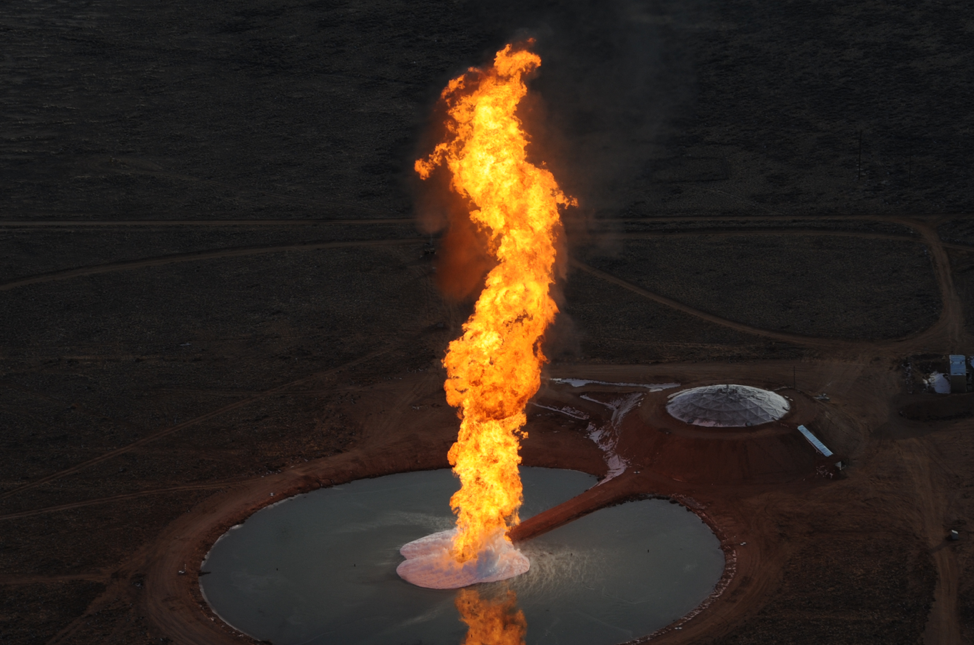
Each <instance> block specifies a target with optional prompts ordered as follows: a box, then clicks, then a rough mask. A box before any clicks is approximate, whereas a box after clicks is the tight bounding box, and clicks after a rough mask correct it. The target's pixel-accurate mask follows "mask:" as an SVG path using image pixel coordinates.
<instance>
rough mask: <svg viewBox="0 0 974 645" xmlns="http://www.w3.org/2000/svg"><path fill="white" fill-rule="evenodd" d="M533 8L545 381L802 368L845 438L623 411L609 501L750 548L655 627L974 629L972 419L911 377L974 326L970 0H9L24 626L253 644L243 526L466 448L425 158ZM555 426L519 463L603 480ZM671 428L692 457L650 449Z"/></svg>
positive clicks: (11, 326)
mask: <svg viewBox="0 0 974 645" xmlns="http://www.w3.org/2000/svg"><path fill="white" fill-rule="evenodd" d="M524 35H532V36H534V37H535V38H536V39H537V45H536V48H537V51H538V52H539V53H540V54H541V56H542V58H543V61H544V62H543V66H542V69H541V72H540V74H539V76H538V77H537V78H536V79H535V80H534V81H532V88H533V90H535V91H536V94H535V96H536V98H535V99H533V100H532V102H530V104H529V105H528V106H527V107H526V108H525V111H524V114H523V117H524V120H525V122H526V124H527V126H528V128H529V129H530V131H531V132H532V133H533V136H534V144H533V148H532V154H533V155H534V156H536V157H537V158H538V159H539V160H544V161H545V162H546V163H547V164H548V166H549V167H550V168H551V169H552V171H553V172H554V173H555V174H556V176H557V177H558V178H559V180H560V181H561V183H562V185H563V186H564V188H565V189H566V191H567V192H569V193H570V194H573V195H575V196H577V197H578V199H579V202H580V207H579V208H577V209H573V210H572V211H571V212H569V213H567V214H566V229H567V232H568V246H569V249H570V253H571V259H570V262H569V273H568V277H567V279H566V280H565V281H564V283H563V284H562V285H561V286H560V288H561V294H560V298H561V308H562V310H563V313H562V315H561V316H560V318H559V320H558V322H557V324H556V326H555V328H554V329H553V330H552V331H551V333H550V335H549V338H548V349H547V351H548V353H549V355H550V356H551V357H552V363H551V365H550V366H549V370H548V374H547V375H546V376H547V377H570V378H581V379H591V380H603V381H611V382H630V383H631V382H669V381H676V382H680V383H682V384H684V385H690V384H704V383H715V382H725V381H737V382H744V383H748V384H754V385H762V386H767V387H786V388H792V389H793V391H794V395H795V397H804V399H802V400H805V399H807V400H808V401H811V402H812V403H809V405H811V406H813V408H814V410H815V415H814V416H813V417H812V418H813V420H814V422H813V425H814V429H815V430H816V431H817V432H819V433H820V434H821V435H822V437H823V440H824V441H825V442H826V443H827V444H828V445H830V446H832V447H833V449H835V450H836V452H837V453H839V454H841V455H842V456H843V457H845V458H846V459H847V460H848V464H849V466H848V468H847V469H846V470H845V471H844V472H843V473H842V474H841V476H838V477H834V478H829V477H827V476H823V475H822V474H821V473H820V472H819V471H818V470H816V469H815V468H814V466H815V464H814V463H813V462H810V461H808V460H807V459H806V457H808V454H807V453H803V454H805V456H804V457H801V456H800V455H799V453H797V452H789V451H798V450H802V449H807V447H804V448H800V446H803V444H801V443H800V442H794V443H791V441H792V439H793V438H794V435H786V434H784V430H782V431H781V433H782V434H781V436H782V437H784V436H787V437H789V438H788V439H787V443H786V444H773V445H774V446H778V448H774V447H771V446H772V444H767V447H766V448H761V449H760V450H759V451H758V452H755V453H753V454H755V455H777V456H776V457H774V459H776V460H778V461H776V463H779V462H781V461H782V460H783V463H784V464H785V466H782V467H781V468H779V469H778V470H774V469H770V470H769V469H766V470H764V471H761V472H764V473H778V474H776V475H774V477H776V478H777V479H774V477H771V475H770V474H769V475H767V477H765V478H764V479H761V478H760V477H758V478H754V477H750V476H749V475H747V473H750V472H752V471H750V470H748V469H747V468H744V467H743V466H741V467H740V468H737V469H736V470H734V469H733V468H731V467H730V466H728V465H727V464H728V463H739V461H740V454H741V450H744V448H734V447H733V446H731V444H732V442H730V441H729V440H728V442H727V443H725V444H721V449H723V450H730V453H724V455H725V456H726V455H727V454H732V455H733V456H734V458H735V459H737V460H738V461H734V460H728V459H725V458H724V457H721V456H719V455H720V452H719V451H716V452H712V451H711V448H712V447H713V446H714V445H716V444H713V443H709V442H711V440H713V437H710V438H709V439H708V438H706V437H704V438H699V437H698V438H694V437H692V436H690V435H689V434H687V433H683V434H679V433H678V432H677V430H678V429H677V428H672V429H671V430H672V434H664V433H662V430H664V429H666V428H661V427H657V426H658V425H659V424H658V423H656V422H655V421H653V419H656V420H657V421H658V417H653V416H652V415H649V413H646V415H644V416H641V417H639V419H641V421H640V423H641V424H642V425H639V424H636V422H635V419H636V417H633V419H634V421H633V422H632V424H630V425H626V426H625V427H624V428H622V429H621V430H620V432H623V433H624V437H622V438H621V439H620V444H619V445H620V450H623V451H624V452H625V455H626V457H627V458H628V459H629V461H630V468H629V469H628V470H627V471H626V473H625V474H624V475H621V476H619V477H617V478H615V479H613V480H610V481H609V482H607V483H606V484H605V485H604V486H601V487H599V489H598V494H599V495H604V498H599V500H597V501H598V503H611V502H612V500H619V499H624V498H625V497H626V496H630V495H637V494H659V495H667V496H672V497H673V498H675V499H678V500H681V501H682V502H683V503H685V504H686V505H687V506H688V507H690V508H692V509H693V510H695V511H696V512H699V513H701V515H702V516H704V517H705V518H706V519H707V521H708V522H710V523H711V525H712V526H713V527H714V529H715V530H716V531H717V532H718V534H719V535H720V537H721V539H722V543H723V545H724V549H725V552H726V553H727V555H728V562H729V565H728V570H727V572H726V574H725V578H724V580H723V581H722V583H721V587H720V590H719V591H720V593H719V594H715V595H714V596H713V597H712V598H711V599H710V600H709V601H708V604H706V606H705V607H704V608H703V610H702V611H700V612H699V613H697V614H696V615H694V616H692V617H691V618H688V619H687V620H685V621H684V622H681V623H679V624H677V625H674V626H672V628H670V629H667V630H664V631H663V632H661V633H658V634H655V635H653V636H652V639H651V641H652V642H661V643H678V642H679V643H727V644H745V643H747V644H771V643H796V644H797V643H812V642H816V643H818V642H829V643H884V644H886V643H916V642H923V643H926V644H928V645H933V644H941V643H942V644H954V643H963V642H974V546H972V540H971V535H972V532H974V523H972V520H971V518H972V517H974V432H972V430H971V428H972V422H971V419H970V417H969V416H968V415H967V412H969V410H970V405H969V404H968V403H967V402H966V399H964V400H961V399H957V400H961V401H962V402H961V403H957V404H951V405H949V406H947V407H948V408H949V409H950V411H951V412H950V414H934V413H930V412H929V409H930V407H931V406H936V405H937V403H936V401H937V400H938V399H937V398H936V397H935V395H932V394H924V393H921V392H919V391H914V390H915V389H916V388H915V385H916V382H917V381H916V379H917V375H916V374H912V373H909V374H908V373H907V370H908V369H912V368H910V366H911V365H913V364H914V363H915V364H919V363H922V362H924V361H926V362H928V363H929V362H931V361H933V362H937V361H941V362H943V365H944V367H946V362H945V360H944V358H945V356H946V354H948V353H965V354H968V355H970V354H974V224H972V222H974V215H972V214H974V182H972V181H971V179H970V176H971V169H972V168H974V138H972V137H974V127H972V126H974V122H972V120H974V112H972V111H971V110H970V104H971V100H970V99H971V96H972V87H974V86H972V84H974V76H972V75H971V74H970V69H972V67H974V50H972V49H971V47H970V42H971V40H972V38H974V20H972V18H971V16H970V11H969V6H968V4H965V3H962V2H959V1H955V0H949V1H947V2H940V3H935V4H922V5H917V4H915V3H914V4H906V3H900V4H895V3H894V4H890V3H888V2H880V1H879V0H865V1H863V2H859V3H855V4H853V5H843V6H837V5H835V3H827V2H825V1H824V0H800V1H797V2H787V3H759V2H757V1H756V0H729V1H727V2H720V3H716V2H710V1H707V0H690V1H689V2H670V1H669V0H648V1H646V2H635V1H623V0H612V1H608V2H595V1H594V0H593V1H592V2H570V3H554V2H543V1H542V0H527V1H525V0H521V1H519V2H516V3H515V2H507V1H498V2H481V3H474V2H471V1H470V0H465V1H464V0H460V1H452V0H451V1H449V2H447V1H445V0H444V1H442V2H426V3H415V2H401V1H400V2H397V1H395V0H374V1H369V2H360V3H346V2H328V1H312V0H304V1H293V2H292V1H289V0H275V1H271V0H244V1H242V2H238V3H233V4H225V3H188V2H184V1H183V0H176V1H175V2H169V3H166V4H165V5H158V6H156V5H153V6H148V5H142V4H138V3H123V2H119V1H117V0H89V1H87V2H82V3H58V2H54V1H53V0H41V1H37V2H27V1H26V0H14V1H13V2H8V3H3V4H2V5H0V42H2V43H3V46H2V47H0V79H2V82H0V115H2V116H0V188H2V189H0V643H3V644H4V645H6V644H7V643H9V644H10V645H21V644H32V645H33V644H41V643H44V644H51V645H55V644H58V645H71V644H89V643H118V644H123V643H124V644H125V645H129V644H138V643H144V644H146V645H148V644H149V643H160V642H174V643H186V644H191V643H201V644H202V643H208V644H209V643H221V642H242V640H243V639H241V638H240V637H239V636H238V635H235V634H234V633H233V632H232V631H231V630H229V629H228V628H226V627H225V626H222V625H221V624H220V623H219V622H218V620H214V619H213V616H212V615H211V614H209V612H208V610H207V608H206V607H205V605H202V604H201V599H200V598H199V596H198V591H197V585H196V583H197V572H198V569H197V568H195V567H196V566H197V565H198V563H199V562H200V559H201V558H202V555H203V554H204V553H205V551H206V549H207V547H208V545H209V544H211V543H212V541H213V540H215V539H216V537H218V536H219V535H220V533H221V532H222V531H223V530H225V529H226V528H227V527H228V526H230V525H232V524H233V523H234V522H236V521H239V519H242V518H244V517H246V516H247V515H248V514H249V513H251V512H253V511H254V510H256V509H257V508H260V507H261V506H263V505H265V504H266V503H268V501H269V500H270V499H271V498H270V496H269V493H270V492H274V493H275V495H285V494H289V493H291V492H297V491H300V490H309V489H312V488H317V487H320V486H328V485H332V484H335V483H338V482H341V481H348V480H351V479H355V478H359V477H365V476H376V475H381V474H385V473H392V472H401V471H405V470H414V469H426V468H437V467H444V466H445V465H446V450H447V449H448V447H449V445H450V443H451V441H452V439H453V436H454V434H455V432H456V418H455V415H454V412H453V410H452V409H450V408H449V407H448V406H447V405H446V403H445V400H444V395H443V391H442V381H443V377H444V374H443V370H442V368H441V367H440V365H439V360H440V358H441V357H442V355H443V352H444V350H445V347H446V345H447V343H448V342H449V340H450V339H452V338H454V337H455V336H456V335H458V333H459V330H460V325H461V324H462V323H463V321H464V320H465V318H466V316H467V315H468V313H469V311H470V305H469V303H455V302H451V301H448V300H446V299H444V298H443V297H442V296H441V295H440V294H439V293H438V292H437V290H436V288H435V286H434V284H435V280H434V278H435V271H436V267H437V263H436V260H437V256H436V254H435V252H434V251H435V248H436V242H437V237H438V234H434V235H430V234H429V232H428V231H427V230H425V229H421V228H419V227H417V225H416V216H417V207H416V204H417V203H422V202H421V201H417V199H416V196H417V188H416V183H415V179H414V178H413V177H412V176H411V172H410V168H411V164H412V160H413V159H414V158H415V157H416V155H418V154H421V153H422V152H424V151H425V148H424V146H426V145H427V144H428V143H429V142H428V141H427V140H426V138H425V135H424V132H425V131H426V126H427V122H428V119H429V115H430V113H431V109H432V107H433V104H434V101H435V98H436V96H437V94H438V93H439V91H440V89H441V88H442V87H443V85H444V84H445V82H446V80H447V79H449V78H450V77H452V76H454V75H456V74H457V73H458V72H460V71H462V70H463V69H464V68H465V67H467V66H469V65H475V64H480V63H482V62H484V61H486V60H488V59H489V56H490V54H491V53H492V52H493V51H495V50H496V49H498V48H499V47H501V46H502V45H503V44H504V42H506V41H507V40H509V39H511V38H514V37H518V36H524ZM426 214H427V215H428V213H426ZM917 357H920V358H917ZM913 358H915V361H914V362H911V359H913ZM585 391H586V392H589V393H598V392H602V393H603V394H606V395H615V394H621V393H625V392H628V391H629V390H627V389H626V388H621V389H620V388H612V387H599V386H588V389H587V390H585ZM581 393H582V390H577V391H576V390H573V389H572V388H569V387H566V386H564V385H558V384H553V383H552V382H549V384H548V385H547V386H546V388H545V389H544V390H543V391H542V392H541V393H540V394H539V398H538V401H537V402H538V403H542V404H543V403H544V402H545V401H549V402H551V401H562V402H564V401H565V400H570V399H572V397H574V398H575V399H578V395H580V394H581ZM822 393H826V394H827V395H828V397H829V400H828V401H823V400H815V399H812V398H811V397H813V396H815V395H819V394H822ZM949 398H950V397H947V398H946V399H944V400H948V399H949ZM648 400H649V399H647V401H648ZM576 402H577V401H576ZM646 405H648V403H647V404H646ZM909 406H914V407H909ZM917 406H919V407H917ZM904 410H905V411H906V412H907V413H908V414H905V415H904V416H901V415H900V412H903V411H904ZM914 410H922V411H923V413H922V414H919V413H918V414H914V413H913V412H911V411H914ZM957 411H959V412H957ZM955 412H956V414H955ZM654 423H656V424H655V425H654ZM528 432H529V439H528V440H527V441H526V442H525V444H524V447H523V455H524V463H525V464H527V465H542V466H554V465H558V466H562V467H571V468H578V469H580V470H585V471H587V472H590V473H593V474H596V475H599V476H603V475H605V474H606V472H607V470H606V464H605V461H604V458H603V454H602V452H601V451H600V450H599V448H598V446H596V445H595V444H594V443H593V442H592V441H590V440H589V439H588V437H587V436H586V427H584V426H583V424H580V423H579V422H578V421H577V420H573V419H571V418H569V417H565V416H564V415H560V414H558V413H552V412H551V411H550V410H546V409H544V408H537V407H533V408H532V411H531V417H530V421H529V427H528ZM771 434H773V433H770V434H769V437H770V438H764V439H762V441H764V440H768V441H771V440H772V439H774V437H773V436H770V435H771ZM622 439H625V440H622ZM739 440H740V441H741V442H743V443H741V444H740V445H742V446H748V448H747V449H748V450H751V449H752V447H753V446H754V445H756V444H755V443H754V442H752V441H750V440H745V439H742V438H739ZM681 441H684V442H691V443H692V442H696V443H692V446H693V447H692V448H691V447H690V446H691V443H683V444H681V443H680V442H681ZM735 441H737V439H735ZM782 445H784V446H785V448H781V446H782ZM680 446H687V451H686V452H683V451H682V448H681V449H680V452H673V453H670V454H673V455H685V454H699V455H701V457H700V463H699V464H697V463H685V464H684V465H682V466H680V468H677V467H676V465H675V464H678V463H682V462H680V460H679V459H678V458H677V457H676V456H674V457H673V458H672V459H668V460H667V461H666V463H665V464H664V463H661V462H659V461H658V460H657V461H654V459H655V457H654V455H658V454H663V452H665V450H673V449H675V447H676V448H679V447H680ZM779 448H780V449H781V450H782V451H783V452H775V451H776V450H778V449H779ZM664 449H665V450H664ZM694 451H698V452H694ZM747 454H752V453H747ZM788 455H792V456H793V457H794V459H793V460H791V461H789V457H788ZM808 459H812V457H808ZM707 460H710V461H709V462H708V461H707ZM748 463H749V464H750V462H748ZM708 464H709V465H708ZM819 465H821V464H819ZM705 466H706V468H704V467H705ZM710 466H713V468H710ZM786 466H787V467H786ZM700 468H703V470H700ZM708 469H709V470H708ZM637 470H638V471H639V473H638V474H637V472H636V471H637ZM678 471H680V472H678ZM754 472H757V471H754ZM681 473H682V474H681ZM687 473H691V474H693V473H695V475H694V476H683V475H687ZM701 473H703V474H701ZM733 473H738V474H737V475H734V474H733ZM741 473H743V474H741ZM732 475H733V476H732ZM708 477H709V479H708ZM769 478H770V479H769ZM772 479H773V481H771V480H772ZM681 480H682V481H681ZM759 480H760V481H759ZM275 499H276V497H275ZM576 510H578V509H576ZM950 529H957V530H958V531H959V532H960V535H961V539H960V540H959V541H956V542H951V541H947V540H946V535H947V533H948V531H949V530H950ZM179 570H186V571H187V574H186V575H179V574H178V573H177V572H178V571H179ZM528 628H529V634H530V625H529V626H528ZM647 636H649V635H647Z"/></svg>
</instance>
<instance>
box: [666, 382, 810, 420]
mask: <svg viewBox="0 0 974 645" xmlns="http://www.w3.org/2000/svg"><path fill="white" fill-rule="evenodd" d="M790 409H791V406H790V405H789V404H788V399H786V398H784V397H783V396H780V395H778V394H775V393H774V392H770V391H768V390H762V389H760V388H756V387H751V386H748V385H707V386H704V387H695V388H692V389H690V390H684V391H682V392H677V393H676V394H673V395H671V396H670V400H669V403H667V404H666V411H667V412H668V413H669V414H670V416H672V417H673V418H675V419H679V420H680V421H683V422H684V423H689V424H691V425H695V426H703V427H707V428H748V427H751V426H759V425H762V424H765V423H770V422H772V421H777V420H778V419H781V418H782V417H784V416H785V415H786V414H788V411H789V410H790Z"/></svg>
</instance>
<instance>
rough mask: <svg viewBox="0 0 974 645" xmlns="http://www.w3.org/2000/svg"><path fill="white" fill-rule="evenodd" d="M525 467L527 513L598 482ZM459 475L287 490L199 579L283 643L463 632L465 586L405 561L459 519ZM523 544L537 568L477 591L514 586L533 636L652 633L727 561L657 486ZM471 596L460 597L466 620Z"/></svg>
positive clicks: (565, 640) (228, 610) (243, 620)
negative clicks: (410, 568) (407, 549)
mask: <svg viewBox="0 0 974 645" xmlns="http://www.w3.org/2000/svg"><path fill="white" fill-rule="evenodd" d="M521 476H522V480H523V482H524V506H523V507H522V512H521V518H522V519H525V518H527V517H530V516H531V515H533V514H535V513H538V512H540V511H542V510H545V509H547V508H550V507H551V506H554V505H556V504H559V503H561V502H563V501H565V500H567V499H570V498H571V497H573V496H575V495H577V494H578V493H580V492H582V491H584V490H585V489H587V488H589V487H590V486H592V485H593V484H595V478H594V477H592V476H590V475H587V474H585V473H580V472H577V471H570V470H557V469H549V468H522V469H521ZM457 488H458V481H457V480H456V478H455V477H454V476H453V474H452V473H451V472H450V471H449V470H435V471H424V472H414V473H403V474H398V475H388V476H385V477H378V478H375V479H363V480H358V481H354V482H351V483H349V484H344V485H341V486H335V487H332V488H324V489H321V490H317V491H314V492H311V493H308V494H304V495H298V496H295V497H292V498H290V499H287V500H284V501H283V502H281V503H279V504H276V505H274V506H272V507H269V508H265V509H263V510H261V511H258V512H257V513H255V514H254V515H253V516H251V517H250V518H249V519H248V520H247V521H246V522H245V523H244V524H242V525H239V526H238V527H234V528H233V529H231V530H230V531H229V532H228V533H227V534H226V535H224V536H223V537H222V538H221V539H220V540H218V541H217V543H216V544H215V545H214V546H213V548H212V550H211V551H210V553H209V555H208V556H207V559H206V560H205V562H204V563H203V571H207V572H209V573H208V574H207V575H205V576H203V577H201V578H200V586H201V588H202V589H203V592H204V595H205V596H206V598H207V601H208V602H209V603H210V605H211V606H212V607H213V609H214V611H216V612H217V613H218V614H219V615H220V617H221V618H223V619H224V620H225V621H226V622H227V623H229V624H230V625H233V626H234V627H235V628H237V629H239V630H240V631H243V632H245V633H247V634H249V635H251V636H253V637H255V638H257V639H264V640H269V641H271V642H272V643H274V645H299V644H300V645H305V644H307V645H311V644H314V645H324V644H326V643H341V644H343V645H356V644H370V645H371V644H377V645H378V644H382V645H387V644H393V645H399V644H402V645H418V644H420V643H421V644H423V645H433V644H436V645H439V644H444V645H446V644H449V645H459V644H460V643H462V642H463V640H464V638H465V635H466V633H467V629H468V628H467V625H466V624H464V623H463V622H461V620H460V618H461V616H460V610H459V609H458V606H457V603H456V599H457V593H458V592H457V591H456V590H432V589H423V588H420V587H415V586H413V585H410V584H409V583H407V582H405V581H403V580H402V579H400V578H399V576H398V575H396V566H397V565H398V564H399V563H400V562H402V560H403V558H402V556H401V555H400V554H399V547H400V546H402V545H403V544H405V543H406V542H409V541H411V540H414V539H416V538H419V537H422V536H424V535H427V534H429V533H432V532H435V531H440V530H444V529H448V528H450V527H451V526H452V524H453V517H452V515H451V514H450V508H449V499H450V496H451V495H452V494H453V492H454V491H456V489H457ZM521 549H522V551H523V552H524V553H525V554H526V555H527V556H528V558H529V559H530V560H531V570H530V571H529V572H528V573H526V574H524V575H522V576H520V577H518V578H514V579H512V580H508V581H505V582H500V583H492V584H483V585H477V586H476V587H474V588H473V589H475V590H476V591H477V594H473V597H474V598H483V602H485V603H487V604H488V605H489V603H490V602H491V600H490V599H492V598H494V599H504V600H506V601H507V615H508V617H510V615H511V614H514V613H516V612H517V611H521V612H523V616H524V621H525V622H526V624H527V626H526V635H525V640H526V642H527V643H528V644H529V645H535V644H549V643H550V644H557V645H574V644H577V645H611V644H614V643H620V642H624V641H627V640H630V639H632V638H636V637H638V636H643V635H646V634H649V633H651V632H653V631H655V630H657V629H659V628H661V627H664V626H666V625H668V624H669V623H671V622H673V621H674V620H676V619H677V618H679V617H681V616H683V615H685V614H687V613H688V612H690V611H691V610H692V609H693V608H694V607H696V606H697V605H698V604H700V602H702V601H703V600H704V599H705V598H706V597H707V596H708V595H709V594H710V593H711V591H713V589H714V586H715V584H716V583H717V581H718V580H719V579H720V576H721V574H722V572H723V567H724V556H723V553H722V552H721V550H720V544H719V541H718V540H717V538H716V536H715V535H714V534H713V533H712V532H711V530H710V528H709V527H708V526H707V525H706V524H704V523H703V522H702V521H701V520H700V518H699V517H697V516H696V515H695V514H693V513H691V512H689V511H688V510H687V509H685V508H684V507H683V506H680V505H678V504H671V503H669V502H667V501H665V500H657V499H652V500H641V501H635V502H628V503H626V504H621V505H619V506H613V507H609V508H604V509H601V510H599V511H596V512H594V513H592V514H591V515H587V516H585V517H582V518H580V519H578V520H576V521H574V522H572V523H570V524H568V525H566V526H563V527H561V528H559V529H556V530H554V531H551V532H550V533H547V534H545V535H542V536H540V537H537V538H535V539H533V540H530V541H529V542H527V543H525V544H523V545H522V546H521ZM508 591H513V592H514V595H513V596H512V595H509V594H508V593H507V592H508ZM512 600H513V602H512ZM469 601H470V594H468V595H467V596H465V601H464V602H463V603H461V606H462V608H464V612H465V616H466V617H467V619H468V621H469V620H470V616H469V615H468V614H470V612H471V611H473V610H471V609H470V602H469ZM498 602H499V600H498ZM495 613H496V612H495ZM478 615H480V613H478ZM520 629H521V631H524V629H523V625H522V626H521V628H520Z"/></svg>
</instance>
